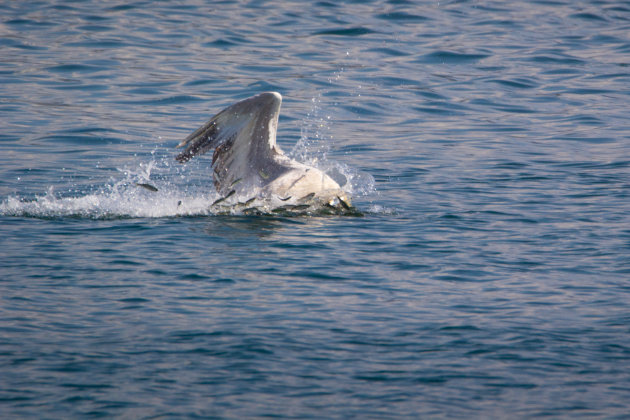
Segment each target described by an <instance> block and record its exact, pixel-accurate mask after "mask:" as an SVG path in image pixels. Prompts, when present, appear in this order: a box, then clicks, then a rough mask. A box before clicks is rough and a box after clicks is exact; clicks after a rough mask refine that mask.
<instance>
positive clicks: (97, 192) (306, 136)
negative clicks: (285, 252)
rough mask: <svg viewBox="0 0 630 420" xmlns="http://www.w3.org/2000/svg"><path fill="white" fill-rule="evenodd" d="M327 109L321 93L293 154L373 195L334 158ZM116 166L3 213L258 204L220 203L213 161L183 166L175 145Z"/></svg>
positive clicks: (10, 205) (184, 210) (155, 214)
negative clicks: (108, 173) (101, 177)
mask: <svg viewBox="0 0 630 420" xmlns="http://www.w3.org/2000/svg"><path fill="white" fill-rule="evenodd" d="M324 111H325V109H324V107H323V106H322V99H321V95H319V96H317V97H314V98H313V99H312V107H311V111H310V112H309V113H308V114H307V116H306V118H305V119H304V121H303V125H302V130H301V137H300V140H299V141H298V142H297V144H296V145H295V146H294V147H293V149H292V150H291V152H290V153H289V156H290V157H292V158H293V159H296V160H298V161H300V162H302V163H305V164H307V165H311V166H315V167H317V168H319V169H321V170H323V171H324V172H326V173H328V174H329V175H330V176H331V177H332V178H333V179H334V180H335V181H337V182H338V183H339V185H341V186H342V189H343V190H344V191H345V192H346V193H347V194H348V195H349V196H352V197H358V196H366V195H369V194H372V193H373V192H375V183H374V178H372V176H371V175H369V174H366V173H361V172H359V171H357V170H356V169H353V168H351V167H349V166H348V165H345V164H343V163H339V162H336V161H334V160H331V159H329V158H328V154H329V152H330V150H331V147H332V144H333V140H334V139H333V137H332V135H331V117H330V115H326V113H325V112H324ZM99 164H100V163H99ZM99 164H97V165H99ZM116 169H117V174H116V175H115V176H112V177H111V178H110V179H109V181H108V182H106V183H104V184H101V185H91V186H87V187H86V186H81V185H77V184H74V185H71V186H70V187H69V188H67V189H65V190H64V189H59V187H58V186H50V187H48V189H47V191H46V192H45V193H44V194H42V195H35V196H32V197H20V196H19V195H18V196H10V197H8V198H6V199H4V200H3V201H1V202H0V216H25V217H38V218H57V217H80V218H93V219H110V218H144V217H148V218H159V217H177V216H208V215H215V214H225V213H229V214H248V210H251V208H252V207H251V206H250V207H246V206H244V205H243V204H244V203H245V202H247V201H248V200H247V199H249V197H233V198H231V199H230V200H226V201H225V202H224V203H222V205H221V206H217V205H216V202H217V200H218V199H220V196H219V195H218V194H217V192H216V191H215V189H214V187H213V185H212V175H211V173H212V172H211V169H210V162H209V160H208V159H203V158H202V159H197V160H195V161H192V162H189V163H188V164H186V165H178V164H175V163H174V162H173V150H172V149H170V148H163V147H156V148H154V149H153V150H152V151H151V152H150V156H148V157H146V156H144V157H136V159H135V160H134V161H132V162H131V163H127V164H126V165H124V166H122V167H120V168H116ZM271 204H272V206H271V207H270V206H269V205H268V204H261V205H260V206H259V207H258V208H256V211H255V212H254V213H255V214H260V213H263V214H264V213H274V214H275V213H277V212H276V210H277V209H276V208H273V203H271ZM279 204H282V203H279ZM250 213H251V211H250Z"/></svg>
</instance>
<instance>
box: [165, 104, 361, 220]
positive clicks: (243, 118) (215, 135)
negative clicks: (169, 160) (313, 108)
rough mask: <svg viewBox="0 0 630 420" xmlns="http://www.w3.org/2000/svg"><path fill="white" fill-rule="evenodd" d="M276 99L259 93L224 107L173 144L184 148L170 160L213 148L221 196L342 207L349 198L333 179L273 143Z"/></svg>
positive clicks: (277, 108)
mask: <svg viewBox="0 0 630 420" xmlns="http://www.w3.org/2000/svg"><path fill="white" fill-rule="evenodd" d="M281 103H282V96H281V95H280V94H279V93H277V92H265V93H261V94H259V95H256V96H252V97H250V98H247V99H244V100H242V101H240V102H237V103H235V104H234V105H231V106H229V107H227V108H225V109H224V110H223V111H221V112H219V113H218V114H216V115H215V116H213V117H212V118H211V119H210V120H209V121H208V122H207V123H205V124H204V125H203V126H201V127H200V128H199V129H197V130H195V131H194V132H193V133H192V134H190V135H189V136H188V137H186V138H185V139H184V140H183V141H182V142H181V143H180V144H179V145H178V146H177V147H184V151H183V152H181V153H180V154H178V155H177V156H176V157H175V159H176V160H177V161H178V162H181V163H185V162H187V161H189V160H190V159H192V158H193V157H194V156H198V155H202V154H204V153H206V152H207V151H209V150H212V149H214V153H213V155H212V166H213V168H214V174H213V178H214V184H215V187H216V189H217V191H218V192H219V194H221V195H222V196H223V197H225V198H227V197H229V196H232V195H234V194H235V193H236V194H237V196H243V195H246V196H248V197H251V196H252V195H254V196H255V197H257V198H259V199H261V200H267V201H269V200H274V199H278V200H280V201H281V202H282V205H283V208H290V206H291V205H293V206H300V207H301V206H303V205H304V204H305V201H308V203H307V204H309V205H310V206H313V207H316V206H327V207H332V208H338V209H340V210H344V209H348V208H349V206H350V200H349V198H348V197H347V196H346V193H345V192H344V191H343V190H342V189H341V187H340V186H339V184H338V183H337V182H335V181H334V180H333V179H332V178H331V177H329V176H328V175H326V174H325V173H324V172H322V171H321V170H319V169H317V168H315V167H311V166H308V165H304V164H302V163H299V162H297V161H295V160H293V159H290V158H289V157H287V156H286V155H285V154H284V153H283V152H282V150H281V149H280V147H279V146H278V145H277V144H276V130H277V127H278V116H279V114H280V105H281ZM248 197H247V198H248ZM221 201H223V200H221Z"/></svg>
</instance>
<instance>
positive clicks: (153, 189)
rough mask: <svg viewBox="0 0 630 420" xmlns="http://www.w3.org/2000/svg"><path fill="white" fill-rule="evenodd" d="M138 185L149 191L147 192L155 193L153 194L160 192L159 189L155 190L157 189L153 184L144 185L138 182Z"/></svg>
mask: <svg viewBox="0 0 630 420" xmlns="http://www.w3.org/2000/svg"><path fill="white" fill-rule="evenodd" d="M136 185H137V186H138V187H142V188H144V189H147V190H149V191H153V192H157V190H158V189H157V188H155V187H154V186H153V185H151V184H143V183H139V182H136Z"/></svg>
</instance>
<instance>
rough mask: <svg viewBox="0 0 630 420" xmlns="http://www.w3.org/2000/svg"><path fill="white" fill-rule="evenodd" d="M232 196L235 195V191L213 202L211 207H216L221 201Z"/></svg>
mask: <svg viewBox="0 0 630 420" xmlns="http://www.w3.org/2000/svg"><path fill="white" fill-rule="evenodd" d="M234 194H236V190H232V191H230V192H229V193H227V195H226V196H225V197H221V198H219V199H218V200H215V202H214V203H212V205H213V206H216V205H217V204H219V203H221V202H222V201H225V200H227V199H228V198H230V197H232V196H233V195H234Z"/></svg>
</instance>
